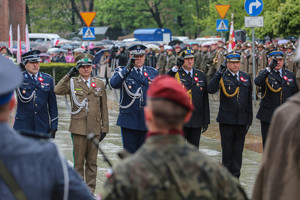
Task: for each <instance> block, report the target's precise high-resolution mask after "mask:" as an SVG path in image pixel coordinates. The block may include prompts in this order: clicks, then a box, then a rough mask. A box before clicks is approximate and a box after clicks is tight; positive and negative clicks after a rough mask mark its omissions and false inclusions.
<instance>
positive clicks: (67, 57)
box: [66, 50, 75, 63]
mask: <svg viewBox="0 0 300 200" xmlns="http://www.w3.org/2000/svg"><path fill="white" fill-rule="evenodd" d="M74 61H75V58H74V56H73V53H72V51H71V50H68V54H67V56H66V62H67V63H73V62H74Z"/></svg>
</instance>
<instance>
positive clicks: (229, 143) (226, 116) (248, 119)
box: [208, 51, 253, 178]
mask: <svg viewBox="0 0 300 200" xmlns="http://www.w3.org/2000/svg"><path fill="white" fill-rule="evenodd" d="M224 56H225V57H226V60H225V62H224V63H222V65H221V66H220V68H219V70H218V71H217V73H216V74H215V75H214V77H213V78H212V80H211V82H210V83H209V84H208V92H209V93H215V92H217V91H218V90H219V87H220V107H219V113H218V117H217V122H219V128H220V134H221V145H222V163H223V164H224V165H225V167H226V168H227V169H228V170H229V171H230V172H231V173H232V175H233V176H235V177H237V178H239V177H240V170H241V167H242V155H243V149H244V142H245V136H246V134H247V131H248V129H249V126H250V125H251V124H252V118H253V116H252V112H253V111H252V93H251V92H252V85H251V78H250V75H249V74H247V73H245V72H242V71H239V69H240V64H241V53H238V52H235V51H232V52H230V53H228V54H226V55H224ZM226 67H227V68H228V69H227V70H226Z"/></svg>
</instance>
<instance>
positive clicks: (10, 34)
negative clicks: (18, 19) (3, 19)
mask: <svg viewBox="0 0 300 200" xmlns="http://www.w3.org/2000/svg"><path fill="white" fill-rule="evenodd" d="M13 46H14V42H13V34H12V25H10V26H9V39H8V49H9V51H10V53H12V54H13Z"/></svg>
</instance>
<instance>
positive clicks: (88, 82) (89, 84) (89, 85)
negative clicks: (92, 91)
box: [81, 77, 91, 88]
mask: <svg viewBox="0 0 300 200" xmlns="http://www.w3.org/2000/svg"><path fill="white" fill-rule="evenodd" d="M81 79H82V81H83V82H84V83H85V81H87V83H86V84H87V86H88V87H89V88H90V87H91V77H90V78H89V79H88V80H85V79H84V78H82V77H81Z"/></svg>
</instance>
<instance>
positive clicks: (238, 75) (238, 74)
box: [228, 69, 240, 78]
mask: <svg viewBox="0 0 300 200" xmlns="http://www.w3.org/2000/svg"><path fill="white" fill-rule="evenodd" d="M228 71H230V70H229V69H228ZM230 73H231V74H232V76H234V75H237V77H238V78H239V77H240V71H238V72H237V73H236V74H235V73H233V72H232V71H230Z"/></svg>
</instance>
